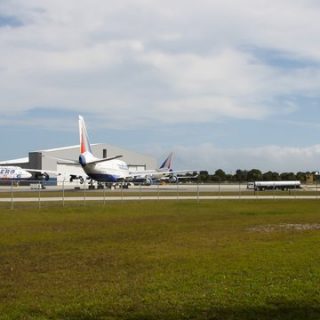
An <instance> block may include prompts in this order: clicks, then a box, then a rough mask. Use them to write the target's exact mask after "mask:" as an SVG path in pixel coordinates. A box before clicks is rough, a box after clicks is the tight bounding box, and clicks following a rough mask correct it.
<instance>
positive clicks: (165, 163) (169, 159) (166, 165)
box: [160, 152, 173, 170]
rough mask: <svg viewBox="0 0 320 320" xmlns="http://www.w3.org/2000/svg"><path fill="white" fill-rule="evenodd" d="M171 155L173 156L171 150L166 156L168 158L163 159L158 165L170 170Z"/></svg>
mask: <svg viewBox="0 0 320 320" xmlns="http://www.w3.org/2000/svg"><path fill="white" fill-rule="evenodd" d="M172 156H173V152H171V153H170V154H169V156H168V158H167V159H166V160H164V162H163V163H162V165H161V166H160V169H169V170H171V169H172V168H171V165H172Z"/></svg>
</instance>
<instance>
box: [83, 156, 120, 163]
mask: <svg viewBox="0 0 320 320" xmlns="http://www.w3.org/2000/svg"><path fill="white" fill-rule="evenodd" d="M122 157H123V155H118V156H114V157H111V158H103V159H98V160H93V161H90V162H88V164H95V163H100V162H105V161H110V160H114V159H119V158H122ZM78 163H79V162H78Z"/></svg>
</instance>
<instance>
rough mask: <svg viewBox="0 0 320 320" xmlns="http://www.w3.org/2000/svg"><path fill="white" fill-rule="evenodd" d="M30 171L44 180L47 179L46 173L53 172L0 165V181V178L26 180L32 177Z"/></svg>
mask: <svg viewBox="0 0 320 320" xmlns="http://www.w3.org/2000/svg"><path fill="white" fill-rule="evenodd" d="M32 172H35V173H36V174H35V176H36V178H37V179H39V178H43V179H45V180H46V181H47V180H49V174H48V173H54V174H57V173H56V172H53V171H46V170H38V169H27V168H21V167H18V166H0V181H1V180H17V181H20V180H28V179H31V178H32Z"/></svg>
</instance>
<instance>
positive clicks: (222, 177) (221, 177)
mask: <svg viewBox="0 0 320 320" xmlns="http://www.w3.org/2000/svg"><path fill="white" fill-rule="evenodd" d="M213 177H214V180H216V181H226V173H225V172H224V171H223V170H222V169H218V170H216V172H215V173H214V175H213Z"/></svg>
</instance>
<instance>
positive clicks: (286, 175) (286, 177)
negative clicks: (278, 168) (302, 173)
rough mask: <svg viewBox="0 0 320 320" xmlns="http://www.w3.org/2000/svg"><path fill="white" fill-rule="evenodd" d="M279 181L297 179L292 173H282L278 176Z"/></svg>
mask: <svg viewBox="0 0 320 320" xmlns="http://www.w3.org/2000/svg"><path fill="white" fill-rule="evenodd" d="M280 178H281V180H296V179H297V177H296V175H295V174H294V173H293V172H282V173H281V174H280Z"/></svg>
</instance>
